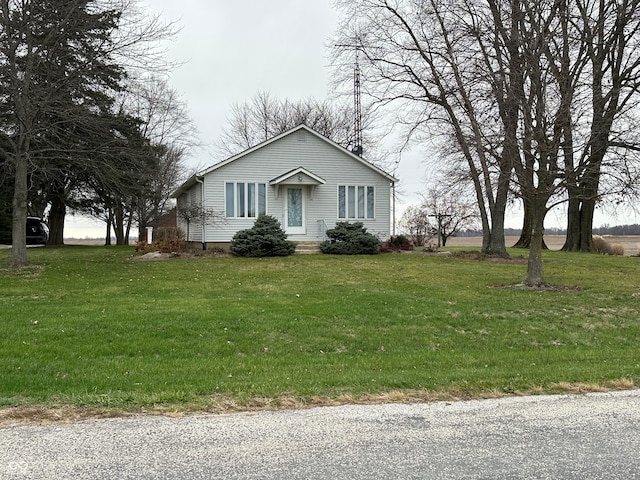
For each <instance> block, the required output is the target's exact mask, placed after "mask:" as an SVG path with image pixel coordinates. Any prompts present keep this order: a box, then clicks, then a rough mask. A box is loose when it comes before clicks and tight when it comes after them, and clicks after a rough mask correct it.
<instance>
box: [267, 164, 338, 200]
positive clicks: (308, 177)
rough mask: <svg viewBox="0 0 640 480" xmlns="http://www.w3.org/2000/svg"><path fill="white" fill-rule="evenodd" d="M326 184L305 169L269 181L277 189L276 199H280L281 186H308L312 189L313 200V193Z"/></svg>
mask: <svg viewBox="0 0 640 480" xmlns="http://www.w3.org/2000/svg"><path fill="white" fill-rule="evenodd" d="M325 183H327V182H326V181H325V180H324V179H323V178H322V177H320V176H318V175H316V174H315V173H313V172H310V171H309V170H307V169H306V168H304V167H298V168H294V169H293V170H289V171H288V172H285V173H283V174H282V175H280V176H278V177H276V178H274V179H272V180H270V181H269V185H272V186H274V187H275V190H276V198H278V194H279V191H280V185H308V186H310V187H311V190H310V194H311V198H313V191H314V190H315V189H316V187H317V186H318V185H324V184H325Z"/></svg>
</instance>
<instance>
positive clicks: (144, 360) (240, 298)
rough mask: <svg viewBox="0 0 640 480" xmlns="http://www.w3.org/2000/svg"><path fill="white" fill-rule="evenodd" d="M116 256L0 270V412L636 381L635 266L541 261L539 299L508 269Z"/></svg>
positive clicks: (363, 259)
mask: <svg viewBox="0 0 640 480" xmlns="http://www.w3.org/2000/svg"><path fill="white" fill-rule="evenodd" d="M132 253H133V249H132V248H131V247H108V248H105V247H87V246H69V247H63V248H37V249H30V250H29V255H30V258H31V260H32V261H33V262H34V264H35V266H34V267H31V268H27V269H24V270H20V271H9V270H6V269H3V270H0V323H1V325H2V332H3V334H2V336H1V337H0V366H1V368H2V382H0V406H2V407H16V406H19V407H22V408H25V407H32V408H36V409H37V408H40V407H42V406H44V407H60V408H62V407H65V408H69V407H71V408H76V407H82V408H89V409H95V408H106V409H117V410H125V411H140V410H145V411H149V410H163V411H166V410H169V411H189V410H218V409H224V408H252V407H264V406H278V405H293V404H295V405H301V404H302V405H304V404H314V403H332V402H337V403H340V402H347V401H349V402H353V401H372V399H384V400H395V401H402V400H407V399H433V398H468V397H478V396H496V395H505V394H513V393H520V392H522V393H524V392H527V393H538V392H557V391H566V390H572V389H582V388H587V389H599V388H607V387H614V388H626V387H631V386H633V385H637V384H638V382H639V381H640V350H639V349H638V345H639V344H640V275H638V268H639V262H640V259H639V258H637V257H609V256H598V255H580V254H567V253H562V252H555V251H547V252H544V261H545V273H546V278H547V281H548V282H550V283H551V284H553V285H555V286H556V287H557V288H555V289H552V290H547V291H537V290H527V289H524V288H521V287H514V285H516V284H517V283H519V282H520V281H522V280H523V279H524V277H525V269H526V265H524V264H522V263H518V262H511V263H499V262H483V261H477V260H470V259H465V258H456V257H443V256H429V255H423V254H419V253H416V254H412V255H400V254H386V255H377V256H354V257H337V256H328V255H306V256H293V257H287V258H268V259H244V258H232V257H219V258H180V259H171V260H167V261H155V262H153V261H148V262H141V261H134V260H132V259H131V255H132ZM511 253H512V255H514V256H520V255H523V254H524V253H526V252H523V251H517V250H514V251H512V252H511ZM8 255H9V251H8V250H2V251H0V264H6V261H7V259H8Z"/></svg>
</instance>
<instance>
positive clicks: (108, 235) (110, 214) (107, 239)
mask: <svg viewBox="0 0 640 480" xmlns="http://www.w3.org/2000/svg"><path fill="white" fill-rule="evenodd" d="M112 223H113V210H112V209H111V208H109V209H108V213H107V232H106V234H105V238H104V245H105V247H109V246H111V224H112Z"/></svg>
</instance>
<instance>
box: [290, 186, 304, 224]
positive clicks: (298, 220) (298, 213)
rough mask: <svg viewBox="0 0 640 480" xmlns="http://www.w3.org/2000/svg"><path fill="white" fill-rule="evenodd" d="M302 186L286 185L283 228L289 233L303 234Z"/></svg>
mask: <svg viewBox="0 0 640 480" xmlns="http://www.w3.org/2000/svg"><path fill="white" fill-rule="evenodd" d="M303 193H304V192H303V189H302V187H287V208H286V211H285V227H286V228H285V230H286V232H287V233H288V234H290V235H300V234H305V233H306V231H305V224H304V223H305V222H304V195H303Z"/></svg>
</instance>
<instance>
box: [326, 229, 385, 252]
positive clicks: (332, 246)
mask: <svg viewBox="0 0 640 480" xmlns="http://www.w3.org/2000/svg"><path fill="white" fill-rule="evenodd" d="M327 236H328V237H329V240H327V241H324V242H322V243H321V244H320V251H321V252H322V253H330V254H334V255H372V254H375V253H378V252H379V251H380V240H379V239H378V237H376V236H375V235H373V234H371V233H369V232H367V229H366V228H365V227H364V225H363V224H362V222H354V223H349V222H338V223H336V226H335V228H332V229H329V230H327Z"/></svg>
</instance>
